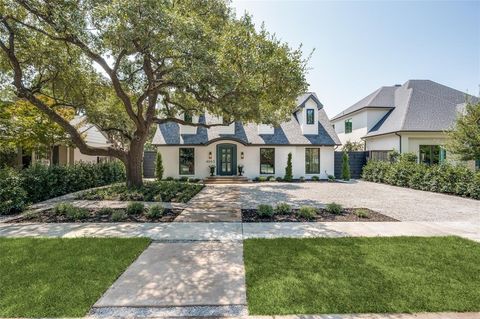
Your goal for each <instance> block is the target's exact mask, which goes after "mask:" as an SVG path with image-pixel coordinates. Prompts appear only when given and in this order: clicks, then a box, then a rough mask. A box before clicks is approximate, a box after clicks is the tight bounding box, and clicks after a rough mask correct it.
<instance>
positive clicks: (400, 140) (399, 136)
mask: <svg viewBox="0 0 480 319" xmlns="http://www.w3.org/2000/svg"><path fill="white" fill-rule="evenodd" d="M395 135H396V136H398V141H399V144H398V145H399V146H400V150H399V151H398V152H399V153H400V154H402V136H401V135H400V134H398V133H397V132H395Z"/></svg>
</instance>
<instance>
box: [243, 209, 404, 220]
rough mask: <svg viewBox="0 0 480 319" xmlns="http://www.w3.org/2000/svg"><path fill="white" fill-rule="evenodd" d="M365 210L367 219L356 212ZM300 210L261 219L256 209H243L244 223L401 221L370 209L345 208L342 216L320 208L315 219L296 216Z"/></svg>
mask: <svg viewBox="0 0 480 319" xmlns="http://www.w3.org/2000/svg"><path fill="white" fill-rule="evenodd" d="M358 210H363V211H366V212H368V216H367V217H359V216H358V215H357V214H356V211H358ZM296 211H298V209H292V213H291V214H289V215H278V214H275V215H273V216H272V217H260V216H258V214H257V210H256V209H242V221H243V222H245V223H255V222H267V223H272V222H275V223H279V222H280V223H281V222H398V221H399V220H397V219H394V218H392V217H389V216H386V215H383V214H380V213H378V212H376V211H373V210H371V209H368V208H345V209H343V212H342V214H339V215H335V214H331V213H329V212H327V211H326V210H325V209H322V208H319V209H318V210H317V215H316V216H315V218H313V219H307V218H304V217H299V216H297V215H296V214H295V212H296Z"/></svg>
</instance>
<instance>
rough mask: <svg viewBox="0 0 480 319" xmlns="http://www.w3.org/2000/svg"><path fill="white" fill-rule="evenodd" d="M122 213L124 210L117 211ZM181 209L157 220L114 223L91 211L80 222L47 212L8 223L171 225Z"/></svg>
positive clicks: (131, 218)
mask: <svg viewBox="0 0 480 319" xmlns="http://www.w3.org/2000/svg"><path fill="white" fill-rule="evenodd" d="M115 210H116V211H119V210H120V211H121V210H123V211H124V209H115ZM181 212H182V210H181V209H165V211H164V213H163V215H162V216H161V217H157V218H148V217H147V216H145V214H140V215H126V217H125V218H124V219H122V220H121V221H112V219H111V215H109V214H105V215H102V214H100V213H98V212H97V211H96V210H89V215H88V216H87V217H86V218H82V219H80V220H75V219H71V218H69V217H67V216H65V215H58V214H55V213H54V212H53V210H45V211H43V212H39V213H27V214H24V215H21V216H19V217H18V218H15V219H13V220H10V221H7V223H12V224H20V223H115V222H117V223H170V222H173V220H174V219H175V217H177V216H178V215H180V213H181Z"/></svg>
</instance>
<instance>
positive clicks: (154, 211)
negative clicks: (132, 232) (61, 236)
mask: <svg viewBox="0 0 480 319" xmlns="http://www.w3.org/2000/svg"><path fill="white" fill-rule="evenodd" d="M164 212H165V209H164V208H163V206H160V205H152V206H150V207H149V208H148V210H147V212H146V213H145V215H146V216H147V218H150V219H155V218H159V217H162V215H163V213H164Z"/></svg>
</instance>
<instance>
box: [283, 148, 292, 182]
mask: <svg viewBox="0 0 480 319" xmlns="http://www.w3.org/2000/svg"><path fill="white" fill-rule="evenodd" d="M283 179H284V180H285V181H286V182H291V181H292V179H293V173H292V153H288V157H287V167H285V176H284V177H283Z"/></svg>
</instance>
